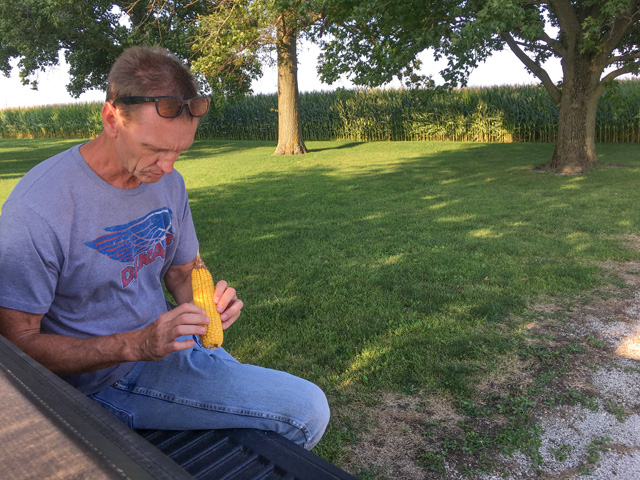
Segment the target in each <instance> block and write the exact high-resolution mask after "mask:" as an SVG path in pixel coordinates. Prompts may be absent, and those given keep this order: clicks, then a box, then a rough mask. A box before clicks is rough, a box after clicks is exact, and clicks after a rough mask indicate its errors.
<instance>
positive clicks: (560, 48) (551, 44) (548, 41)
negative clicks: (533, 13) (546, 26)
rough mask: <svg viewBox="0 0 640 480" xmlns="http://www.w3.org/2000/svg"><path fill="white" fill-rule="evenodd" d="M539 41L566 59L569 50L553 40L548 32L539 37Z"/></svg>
mask: <svg viewBox="0 0 640 480" xmlns="http://www.w3.org/2000/svg"><path fill="white" fill-rule="evenodd" d="M538 39H539V40H541V41H542V42H544V43H546V44H547V45H549V47H550V48H551V50H553V52H554V53H556V54H557V55H558V56H559V57H564V56H565V55H566V53H567V50H566V49H565V48H564V46H563V45H562V43H561V42H559V41H557V40H556V39H554V38H551V37H550V36H549V35H548V34H547V32H542V35H540V36H539V37H538Z"/></svg>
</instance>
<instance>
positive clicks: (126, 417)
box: [89, 395, 133, 428]
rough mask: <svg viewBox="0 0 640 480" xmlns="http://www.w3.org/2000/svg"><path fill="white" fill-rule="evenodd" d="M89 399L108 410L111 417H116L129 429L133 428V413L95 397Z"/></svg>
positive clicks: (91, 396)
mask: <svg viewBox="0 0 640 480" xmlns="http://www.w3.org/2000/svg"><path fill="white" fill-rule="evenodd" d="M89 398H91V399H92V400H93V401H94V402H96V403H97V404H98V405H100V406H101V407H102V408H104V409H105V410H107V411H108V412H109V413H110V414H111V415H113V416H114V417H116V418H117V419H118V420H120V421H121V422H122V423H124V424H125V425H126V426H127V427H129V428H133V415H131V413H129V412H127V411H126V410H123V409H121V408H118V407H116V406H115V405H112V404H110V403H109V402H106V401H104V400H102V399H100V398H97V397H96V396H94V395H89Z"/></svg>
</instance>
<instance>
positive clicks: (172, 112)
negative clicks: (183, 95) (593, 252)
mask: <svg viewBox="0 0 640 480" xmlns="http://www.w3.org/2000/svg"><path fill="white" fill-rule="evenodd" d="M156 106H157V108H158V115H160V116H161V117H166V118H172V117H177V116H178V115H179V114H180V110H182V100H180V99H179V98H159V99H158V101H157V102H156Z"/></svg>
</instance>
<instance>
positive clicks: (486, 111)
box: [0, 81, 640, 142]
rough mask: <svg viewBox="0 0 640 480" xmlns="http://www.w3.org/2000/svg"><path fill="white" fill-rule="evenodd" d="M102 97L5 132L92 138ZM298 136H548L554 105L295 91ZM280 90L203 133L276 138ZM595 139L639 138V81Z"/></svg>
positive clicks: (604, 106) (213, 120) (536, 90)
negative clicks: (299, 119)
mask: <svg viewBox="0 0 640 480" xmlns="http://www.w3.org/2000/svg"><path fill="white" fill-rule="evenodd" d="M100 107H101V106H100V105H99V104H88V105H87V104H85V105H58V106H47V107H38V108H26V109H8V110H0V136H3V137H73V136H76V137H91V136H95V135H96V134H97V133H99V132H100V131H101V129H102V122H101V119H100ZM300 112H301V116H302V122H303V136H304V138H305V139H308V140H310V141H314V140H339V139H341V140H355V141H379V140H453V141H474V142H475V141H478V142H553V141H554V140H555V138H556V130H557V122H558V110H557V108H556V107H555V105H554V104H553V102H552V101H551V98H550V97H549V96H548V95H546V93H545V91H544V89H543V88H542V87H540V86H520V87H491V88H474V89H471V88H469V89H461V90H450V91H447V90H370V91H349V90H338V91H335V92H324V93H318V92H316V93H305V94H301V95H300ZM277 115H278V114H277V97H276V95H256V96H252V97H247V98H246V99H245V100H243V101H239V102H228V103H225V104H224V105H223V107H221V110H220V111H219V115H217V116H215V115H209V116H207V117H206V118H205V119H204V120H203V121H202V123H201V126H200V128H199V130H198V135H199V137H200V138H209V139H229V140H269V141H275V140H276V138H277ZM596 138H597V140H598V141H601V142H638V141H640V81H623V82H612V83H611V84H609V85H608V88H607V90H606V91H605V93H604V95H603V96H602V98H601V99H600V103H599V106H598V114H597V129H596Z"/></svg>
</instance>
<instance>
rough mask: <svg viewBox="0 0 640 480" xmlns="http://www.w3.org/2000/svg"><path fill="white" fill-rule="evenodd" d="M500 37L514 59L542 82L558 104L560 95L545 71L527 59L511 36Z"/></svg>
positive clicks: (507, 34) (502, 35)
mask: <svg viewBox="0 0 640 480" xmlns="http://www.w3.org/2000/svg"><path fill="white" fill-rule="evenodd" d="M500 36H501V37H502V39H503V40H504V41H505V42H506V43H507V45H509V48H510V49H511V51H512V52H513V53H515V55H516V57H518V59H519V60H520V61H521V62H522V63H524V64H525V66H526V67H527V68H528V69H529V70H531V71H532V72H533V74H534V75H535V76H536V77H538V78H539V79H540V80H541V81H542V84H543V85H544V88H545V89H546V90H547V92H549V95H551V98H553V101H554V102H556V104H560V100H561V99H562V93H561V92H560V90H559V89H558V87H556V85H555V83H553V80H551V77H549V74H548V73H547V71H546V70H545V69H544V68H542V67H541V66H540V65H538V64H537V63H536V62H534V61H533V60H531V59H530V58H529V56H528V55H527V54H526V53H525V52H524V51H523V50H522V49H521V48H520V47H519V46H518V44H517V43H516V41H515V40H514V38H513V37H512V36H511V34H509V33H503V34H501V35H500Z"/></svg>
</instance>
